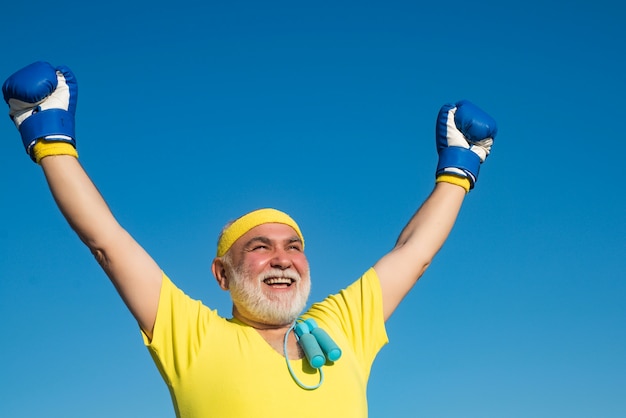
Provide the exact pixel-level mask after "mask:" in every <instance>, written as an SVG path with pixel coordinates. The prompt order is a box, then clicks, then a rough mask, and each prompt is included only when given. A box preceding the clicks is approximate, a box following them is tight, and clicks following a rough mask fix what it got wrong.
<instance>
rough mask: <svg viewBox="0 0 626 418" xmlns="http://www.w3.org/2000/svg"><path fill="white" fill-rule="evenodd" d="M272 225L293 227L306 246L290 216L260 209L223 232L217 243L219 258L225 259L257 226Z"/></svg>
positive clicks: (276, 211)
mask: <svg viewBox="0 0 626 418" xmlns="http://www.w3.org/2000/svg"><path fill="white" fill-rule="evenodd" d="M270 223H276V224H285V225H289V226H290V227H292V228H293V229H294V230H295V231H296V233H297V234H298V237H300V239H301V240H302V245H303V246H304V238H303V237H302V232H300V228H299V227H298V224H297V223H296V221H294V220H293V219H291V217H290V216H289V215H287V214H286V213H284V212H281V211H279V210H276V209H258V210H255V211H252V212H250V213H248V214H246V215H243V216H242V217H241V218H238V219H237V220H236V221H235V222H233V223H232V224H231V225H230V226H229V227H228V228H226V229H225V230H224V231H223V232H222V235H220V239H219V241H218V242H217V256H218V257H223V256H224V254H226V252H227V251H228V250H229V249H230V247H231V246H232V245H233V244H234V243H235V241H237V240H238V239H239V238H241V236H242V235H243V234H245V233H246V232H248V231H249V230H251V229H252V228H254V227H255V226H259V225H263V224H270Z"/></svg>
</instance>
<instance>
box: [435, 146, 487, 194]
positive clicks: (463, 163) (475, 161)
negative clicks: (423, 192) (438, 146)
mask: <svg viewBox="0 0 626 418" xmlns="http://www.w3.org/2000/svg"><path fill="white" fill-rule="evenodd" d="M450 169H457V170H450ZM479 170H480V157H479V156H478V155H476V153H474V152H472V151H470V150H469V149H467V148H461V147H447V148H443V149H442V150H441V151H440V152H439V163H438V164H437V173H436V174H437V176H439V175H441V174H452V175H456V176H463V174H464V176H465V177H467V179H468V180H469V181H470V188H473V187H474V183H475V182H476V179H477V178H478V172H479ZM461 173H463V174H461Z"/></svg>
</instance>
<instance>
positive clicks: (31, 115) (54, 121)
mask: <svg viewBox="0 0 626 418" xmlns="http://www.w3.org/2000/svg"><path fill="white" fill-rule="evenodd" d="M2 94H3V95H4V101H5V102H6V103H7V104H8V105H9V116H10V117H11V120H13V122H14V123H15V126H16V127H17V129H18V130H19V132H20V135H21V136H22V142H23V143H24V148H25V149H26V152H27V153H28V154H29V155H30V157H31V158H32V159H33V160H34V161H37V162H39V159H40V158H42V157H40V156H36V155H35V152H34V149H35V145H36V144H37V143H38V142H40V141H41V142H44V143H46V144H51V143H52V144H55V143H64V144H71V145H72V147H69V149H70V151H62V152H59V151H58V150H59V149H62V150H63V149H66V147H63V146H56V147H55V146H53V147H51V149H53V151H49V152H45V153H44V155H43V156H45V155H52V154H71V155H75V148H76V134H75V128H74V115H75V113H76V103H77V99H78V84H77V83H76V78H75V77H74V74H73V73H72V71H71V70H70V69H69V68H67V67H64V66H60V67H53V66H52V65H50V64H49V63H47V62H43V61H38V62H34V63H32V64H30V65H28V66H26V67H24V68H22V69H21V70H19V71H17V72H16V73H14V74H13V75H11V76H10V77H9V78H8V79H7V80H6V81H5V82H4V84H3V85H2ZM55 150H56V151H55Z"/></svg>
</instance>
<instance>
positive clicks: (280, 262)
mask: <svg viewBox="0 0 626 418" xmlns="http://www.w3.org/2000/svg"><path fill="white" fill-rule="evenodd" d="M270 265H271V266H272V267H273V268H277V269H281V270H287V269H288V268H290V267H291V266H293V262H292V260H291V257H290V256H289V253H288V252H287V251H285V250H284V249H280V248H277V249H275V250H274V254H273V255H272V259H271V260H270Z"/></svg>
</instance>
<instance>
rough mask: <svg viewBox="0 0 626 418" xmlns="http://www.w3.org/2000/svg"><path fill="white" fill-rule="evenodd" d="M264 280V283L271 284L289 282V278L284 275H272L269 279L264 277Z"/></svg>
mask: <svg viewBox="0 0 626 418" xmlns="http://www.w3.org/2000/svg"><path fill="white" fill-rule="evenodd" d="M264 282H265V283H266V284H269V285H272V284H291V279H288V278H286V277H274V278H271V279H265V280H264Z"/></svg>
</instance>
